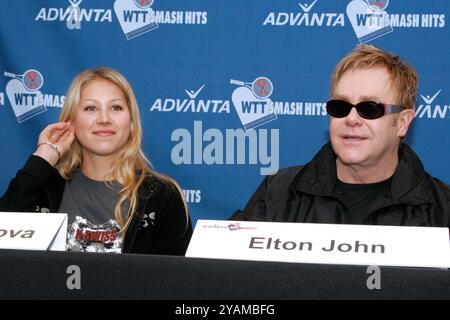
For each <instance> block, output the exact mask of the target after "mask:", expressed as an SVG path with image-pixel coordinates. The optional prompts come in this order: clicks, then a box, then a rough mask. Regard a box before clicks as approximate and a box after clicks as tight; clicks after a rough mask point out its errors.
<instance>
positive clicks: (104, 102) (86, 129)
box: [72, 79, 131, 160]
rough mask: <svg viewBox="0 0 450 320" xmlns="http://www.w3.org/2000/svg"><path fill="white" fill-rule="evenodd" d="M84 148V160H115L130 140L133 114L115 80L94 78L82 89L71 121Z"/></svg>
mask: <svg viewBox="0 0 450 320" xmlns="http://www.w3.org/2000/svg"><path fill="white" fill-rule="evenodd" d="M72 124H73V127H74V131H75V135H76V137H77V139H78V141H79V142H80V144H81V146H82V147H83V159H84V160H86V159H89V158H90V157H110V158H112V159H115V158H116V157H117V156H118V154H119V151H120V150H121V149H122V148H123V146H124V145H125V144H126V143H127V141H128V138H129V136H130V131H131V115H130V110H129V107H128V105H127V102H126V99H125V96H124V94H123V92H122V90H121V89H120V88H119V87H118V86H117V85H115V84H114V83H112V82H110V81H108V80H104V79H95V80H92V81H91V82H89V83H88V85H87V86H86V87H84V89H83V90H82V91H81V96H80V103H79V105H78V108H77V110H76V112H75V117H74V120H73V121H72Z"/></svg>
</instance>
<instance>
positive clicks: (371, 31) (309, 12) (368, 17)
mask: <svg viewBox="0 0 450 320" xmlns="http://www.w3.org/2000/svg"><path fill="white" fill-rule="evenodd" d="M318 3H319V0H314V1H309V2H299V3H298V6H299V7H300V9H301V12H269V13H268V15H267V16H266V18H265V19H264V21H263V23H262V25H263V26H275V27H278V26H291V27H312V28H314V27H325V28H334V27H345V15H346V16H347V18H348V20H349V21H350V25H351V26H352V28H353V31H354V33H355V35H356V37H357V38H358V41H359V42H361V43H364V42H369V41H371V40H373V39H376V38H378V37H381V36H384V35H386V34H388V33H390V32H392V31H393V28H444V27H445V14H442V13H438V14H428V13H424V14H417V13H391V14H389V13H388V12H387V11H386V9H387V7H388V5H389V0H383V1H381V0H351V1H349V2H348V4H347V6H346V10H345V11H346V12H345V15H344V13H343V12H321V11H320V10H317V11H318V12H315V11H316V9H320V8H318V7H319V5H318Z"/></svg>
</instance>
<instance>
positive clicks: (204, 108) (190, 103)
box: [150, 84, 230, 113]
mask: <svg viewBox="0 0 450 320" xmlns="http://www.w3.org/2000/svg"><path fill="white" fill-rule="evenodd" d="M205 85H206V84H203V85H202V86H201V87H200V88H198V89H197V90H188V89H184V91H185V92H186V94H187V96H188V98H189V99H186V98H183V99H180V98H157V99H156V100H155V102H153V105H152V106H151V107H150V111H151V112H154V111H159V112H204V113H230V101H228V100H222V99H197V97H198V96H199V94H200V93H201V91H202V90H203V88H205Z"/></svg>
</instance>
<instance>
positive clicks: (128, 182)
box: [56, 67, 189, 233]
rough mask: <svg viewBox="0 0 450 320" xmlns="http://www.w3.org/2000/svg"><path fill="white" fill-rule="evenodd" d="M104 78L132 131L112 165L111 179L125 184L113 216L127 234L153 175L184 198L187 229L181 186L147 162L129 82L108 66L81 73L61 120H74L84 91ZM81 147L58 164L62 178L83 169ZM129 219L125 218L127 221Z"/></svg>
mask: <svg viewBox="0 0 450 320" xmlns="http://www.w3.org/2000/svg"><path fill="white" fill-rule="evenodd" d="M96 79H103V80H107V81H110V82H111V83H113V84H115V85H116V86H117V87H119V88H120V89H121V90H122V92H123V94H124V96H125V99H126V103H127V106H128V109H129V112H130V117H131V130H130V136H129V138H128V141H127V143H126V144H125V146H124V147H123V148H122V150H121V151H120V152H121V153H120V155H119V156H118V157H117V159H116V160H115V161H114V162H113V165H112V166H111V169H110V171H109V176H110V177H111V179H112V180H117V181H118V182H119V183H121V185H122V189H121V190H120V198H119V200H118V202H117V204H116V207H115V209H114V217H115V219H116V221H117V223H118V224H119V225H120V227H121V233H124V232H125V231H126V229H127V228H128V226H129V225H130V223H131V221H132V219H133V217H134V216H135V215H137V212H136V210H137V205H138V189H139V186H140V185H141V184H142V182H143V181H144V179H145V177H146V176H147V175H151V176H154V177H156V178H159V179H160V180H163V181H166V182H170V183H172V184H173V185H174V186H175V187H176V189H177V190H178V192H179V193H180V196H181V199H183V203H184V208H185V213H186V227H187V225H188V221H189V219H188V209H187V205H186V201H185V200H184V195H183V192H182V190H181V188H180V186H179V185H178V184H177V183H176V181H174V180H173V179H172V178H170V177H168V176H165V175H163V174H160V173H157V172H156V171H154V170H153V169H152V168H151V166H150V162H149V161H148V159H147V158H146V157H145V155H144V153H143V151H142V149H141V145H142V127H141V122H140V115H139V107H138V104H137V101H136V97H135V95H134V93H133V89H132V88H131V86H130V84H129V83H128V81H127V80H126V79H125V77H124V76H123V75H122V74H120V73H119V72H118V71H116V70H114V69H112V68H109V67H99V68H91V69H87V70H85V71H83V72H81V73H80V74H79V75H77V76H76V77H75V79H74V80H73V81H72V84H71V85H70V88H69V90H68V92H67V94H66V99H65V102H64V106H63V108H62V111H61V114H60V116H59V121H65V122H66V121H70V120H72V119H74V116H75V113H76V110H77V108H78V105H79V103H80V96H81V92H82V91H83V89H84V88H85V87H86V86H87V85H88V84H89V83H90V82H91V81H93V80H96ZM82 148H83V147H82V146H81V144H80V143H79V141H78V139H75V141H74V143H73V144H72V145H71V147H70V149H69V150H68V151H67V152H66V153H65V154H64V155H63V157H62V159H61V161H60V162H59V164H58V165H57V167H56V168H57V169H58V171H59V173H60V174H61V176H63V177H64V178H65V179H70V177H71V176H72V174H73V172H74V171H75V170H76V169H78V168H79V167H80V166H81V163H82V161H83V156H82ZM127 199H128V200H129V202H130V205H129V209H128V212H127V215H126V216H124V214H123V212H122V204H123V203H124V202H125V201H126V200H127ZM124 217H126V218H124Z"/></svg>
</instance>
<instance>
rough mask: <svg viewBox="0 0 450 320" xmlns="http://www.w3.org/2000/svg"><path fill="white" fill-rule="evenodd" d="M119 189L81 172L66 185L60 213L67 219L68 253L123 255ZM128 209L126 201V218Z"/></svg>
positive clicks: (117, 184)
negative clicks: (118, 219)
mask: <svg viewBox="0 0 450 320" xmlns="http://www.w3.org/2000/svg"><path fill="white" fill-rule="evenodd" d="M120 189H121V185H120V183H118V182H117V181H113V182H112V183H105V182H103V181H95V180H92V179H89V178H88V177H86V176H85V175H84V174H83V173H82V172H81V170H77V171H75V172H74V174H73V176H72V179H70V180H67V181H66V184H65V187H64V193H63V198H62V201H61V205H60V207H59V212H63V213H67V215H68V221H67V222H68V241H67V249H68V250H71V251H90V252H121V245H122V239H121V237H120V234H119V231H120V228H119V226H118V224H117V223H116V222H115V220H114V209H115V207H116V204H117V201H118V200H119V198H120V193H119V191H120ZM128 208H129V203H128V201H125V203H124V205H123V206H122V212H123V213H124V214H125V215H126V213H127V211H128Z"/></svg>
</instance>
